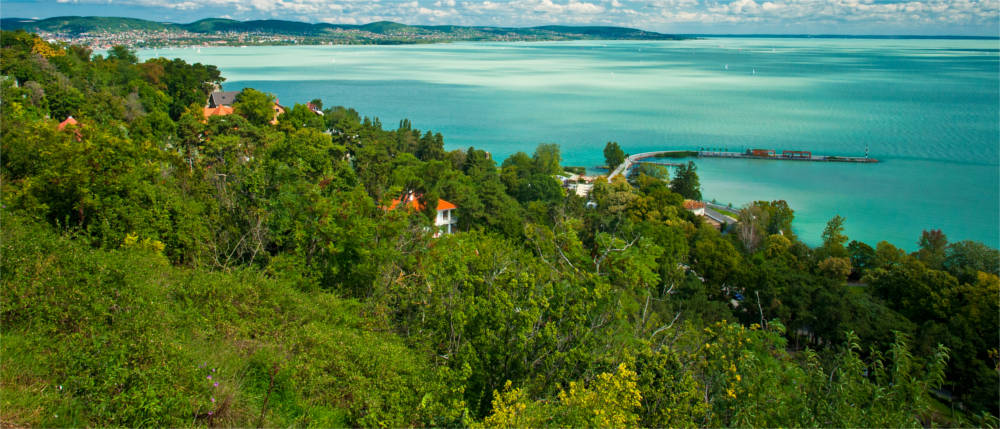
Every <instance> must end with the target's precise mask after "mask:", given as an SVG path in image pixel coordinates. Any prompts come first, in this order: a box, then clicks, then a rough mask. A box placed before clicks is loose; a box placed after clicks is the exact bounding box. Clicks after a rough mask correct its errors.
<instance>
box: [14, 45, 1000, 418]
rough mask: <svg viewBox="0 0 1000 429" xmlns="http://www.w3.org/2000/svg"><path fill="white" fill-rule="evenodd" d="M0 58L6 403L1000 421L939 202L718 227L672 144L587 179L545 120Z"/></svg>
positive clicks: (38, 409) (984, 281)
mask: <svg viewBox="0 0 1000 429" xmlns="http://www.w3.org/2000/svg"><path fill="white" fill-rule="evenodd" d="M0 74H2V75H3V80H2V81H0V85H2V86H0V102H2V107H3V108H2V113H0V114H2V116H0V120H2V129H3V133H2V137H0V138H2V141H0V144H2V146H0V151H2V155H3V156H2V157H0V182H2V184H3V192H2V194H0V199H2V208H0V211H2V213H0V215H2V224H3V225H2V231H0V234H2V235H0V237H2V239H0V246H2V250H0V270H2V273H3V275H2V276H0V284H2V290H0V323H2V329H3V335H4V340H3V341H2V342H0V379H2V384H0V396H2V397H3V398H4V405H3V407H2V410H0V413H2V414H0V417H2V419H3V420H4V421H5V422H7V423H9V424H11V425H13V426H151V425H156V426H216V425H229V426H258V427H259V426H293V425H294V426H309V425H312V426H323V427H341V426H393V427H399V426H504V427H509V426H518V427H543V426H544V427H566V426H574V427H577V426H602V427H611V426H614V427H621V426H643V427H694V426H699V427H722V426H740V427H746V426H767V427H775V426H827V427H848V426H849V427H858V426H865V427H883V426H885V427H888V426H892V427H903V426H905V427H914V426H927V425H931V424H934V425H945V426H982V425H993V426H996V425H997V419H996V416H997V415H998V414H1000V412H998V409H997V408H998V404H1000V397H998V391H997V388H996V387H997V386H998V385H1000V375H998V360H1000V353H998V349H997V348H998V345H997V337H998V333H1000V326H998V316H997V315H998V314H1000V308H998V300H997V297H998V295H1000V280H998V262H1000V261H998V259H1000V258H998V253H997V250H996V249H992V248H989V247H987V246H985V245H983V244H981V243H977V242H970V241H960V242H949V241H948V239H947V236H946V235H945V233H944V232H942V231H939V230H935V229H932V228H933V226H931V225H929V226H928V230H927V231H925V232H924V233H923V234H922V236H921V237H914V240H915V241H916V242H918V244H919V250H918V251H917V252H913V253H907V252H905V251H903V250H901V249H899V248H897V247H896V246H894V245H893V244H890V243H888V242H884V241H883V242H879V243H874V245H872V244H869V243H862V242H858V241H852V240H851V239H850V237H847V236H846V235H844V232H843V224H844V222H849V221H850V220H849V219H844V218H841V217H840V216H837V217H835V218H833V219H832V220H831V221H830V223H829V224H828V226H827V228H826V230H825V231H824V233H823V236H822V237H821V238H822V239H823V244H822V245H821V246H819V247H817V248H810V247H809V246H807V245H805V244H803V243H802V242H801V241H799V239H798V237H796V236H795V234H794V233H793V228H792V227H793V224H794V210H793V208H792V207H789V206H788V204H787V203H785V202H784V201H757V202H754V203H751V204H748V205H746V206H745V207H742V208H740V209H739V210H738V211H739V213H738V214H737V216H738V218H739V221H740V222H739V224H737V225H728V226H727V225H723V227H722V230H721V231H720V230H719V229H717V228H714V227H713V226H711V225H709V224H708V223H707V222H705V221H704V220H703V218H702V217H699V216H696V215H694V214H693V213H692V212H691V211H689V210H686V209H685V208H684V200H685V198H689V199H691V198H693V199H700V198H701V190H700V186H699V184H698V183H699V182H698V177H697V172H696V171H697V169H696V166H695V165H694V164H693V163H690V164H685V165H684V166H683V167H682V168H680V169H679V170H677V171H675V172H674V174H671V175H670V177H663V176H664V174H662V172H658V173H651V174H642V173H640V174H638V175H637V176H635V177H633V178H631V179H626V178H624V177H618V178H616V179H615V180H613V181H612V182H610V183H608V182H607V181H606V180H598V181H596V182H595V183H594V187H593V190H592V191H591V193H590V195H589V196H588V197H587V198H583V197H579V196H577V195H576V194H575V193H574V192H567V191H566V190H565V188H564V187H563V186H562V183H560V181H559V180H557V179H556V175H558V174H562V173H563V171H564V169H563V167H562V164H561V157H560V152H559V147H558V146H557V145H554V144H540V145H539V146H538V148H537V150H536V151H535V152H534V153H533V154H530V155H529V154H527V153H521V152H519V153H516V154H514V155H511V156H510V157H508V158H507V159H505V160H499V161H500V162H499V164H498V160H494V159H493V157H492V155H491V154H490V153H489V152H486V151H484V150H482V149H477V148H471V147H470V148H466V149H455V150H446V146H445V138H446V136H442V135H441V134H440V133H436V132H433V131H431V130H419V129H417V128H414V124H411V123H410V121H409V120H403V121H401V122H400V123H399V124H398V126H397V127H395V128H394V129H393V128H386V127H385V126H384V125H383V124H382V123H381V121H380V120H379V119H378V118H371V117H366V116H363V115H361V114H360V113H359V112H357V111H355V110H353V109H351V108H349V107H342V106H337V105H336V104H337V101H336V100H313V102H312V103H311V104H312V106H307V105H304V104H296V105H294V106H290V107H288V108H287V109H286V111H285V113H284V114H282V115H280V116H278V119H277V123H276V124H272V123H270V119H271V118H272V116H271V115H272V113H271V111H270V110H268V111H267V113H266V114H265V112H264V110H263V109H267V108H268V106H269V105H271V104H272V103H273V102H272V100H273V99H274V94H267V93H263V92H259V91H256V90H253V89H248V90H245V91H243V92H242V93H241V95H240V96H239V97H238V101H237V107H236V109H235V111H234V113H233V114H229V115H221V116H220V115H217V116H209V117H206V116H205V114H204V108H205V103H206V99H207V98H208V96H209V93H210V92H211V91H212V90H213V88H215V87H216V85H218V84H220V83H222V82H223V80H224V78H223V77H222V76H221V75H220V73H219V71H218V69H217V68H215V67H214V66H210V65H203V64H188V63H186V62H184V61H182V60H179V59H174V60H169V59H166V58H156V59H150V60H147V61H144V62H139V61H138V59H137V58H136V56H135V54H134V53H132V52H130V51H128V50H127V49H124V48H115V49H112V50H110V51H108V53H107V54H105V55H94V54H93V53H92V52H91V51H89V50H87V49H86V48H83V47H80V46H65V45H59V44H49V43H47V42H45V41H43V40H41V39H39V38H38V37H37V36H35V35H33V34H29V33H25V32H6V31H5V32H3V33H2V35H0ZM322 106H327V107H326V108H325V109H323V110H322V115H319V114H317V113H316V112H315V111H314V109H317V108H321V107H322ZM70 116H72V117H73V118H74V120H75V124H74V123H71V122H69V121H66V123H64V124H62V125H60V124H61V123H63V122H64V120H66V119H67V117H70ZM605 155H606V157H607V160H608V163H609V165H610V164H612V163H614V162H621V161H620V160H621V159H623V156H624V153H623V152H622V151H621V148H620V147H618V144H617V143H615V144H613V145H612V144H609V145H608V150H606V152H605ZM651 171H652V170H651ZM410 192H412V193H413V194H414V195H419V196H420V199H421V202H422V203H421V204H422V205H421V206H420V207H423V209H422V210H406V209H389V208H390V207H392V204H391V202H392V200H393V199H398V198H400V197H401V196H402V195H405V194H407V193H410ZM438 200H445V201H448V202H450V203H453V204H454V205H455V206H456V207H457V208H456V209H455V222H456V223H455V225H454V226H455V233H454V234H444V235H441V236H438V237H435V236H436V235H438V234H436V232H437V230H436V229H435V228H434V219H435V216H436V215H437V213H436V212H435V210H434V207H435V206H434V205H433V204H427V202H434V201H438Z"/></svg>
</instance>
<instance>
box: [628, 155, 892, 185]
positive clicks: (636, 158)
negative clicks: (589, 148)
mask: <svg viewBox="0 0 1000 429" xmlns="http://www.w3.org/2000/svg"><path fill="white" fill-rule="evenodd" d="M865 151H866V152H867V149H866V150H865ZM647 158H737V159H768V160H779V161H816V162H857V163H866V164H869V163H875V162H878V160H877V159H874V158H869V157H867V156H864V157H861V156H826V155H813V154H812V152H806V151H798V150H786V151H782V152H781V153H780V154H779V153H777V152H776V151H773V150H769V149H752V150H747V151H746V152H720V151H705V150H661V151H655V152H643V153H637V154H635V155H630V156H629V157H627V158H625V161H624V162H622V163H621V164H620V165H618V167H616V168H615V169H614V170H612V171H611V174H608V182H611V179H614V178H615V176H618V175H619V174H625V172H627V171H628V170H629V169H630V168H632V166H633V165H635V164H638V163H641V162H644V161H642V160H644V159H647ZM645 162H648V161H645ZM662 164H665V165H677V164H673V163H662Z"/></svg>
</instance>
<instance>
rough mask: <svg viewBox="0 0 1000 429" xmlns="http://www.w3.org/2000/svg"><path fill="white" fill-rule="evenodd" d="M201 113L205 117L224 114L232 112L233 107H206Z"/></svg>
mask: <svg viewBox="0 0 1000 429" xmlns="http://www.w3.org/2000/svg"><path fill="white" fill-rule="evenodd" d="M203 113H204V115H205V118H208V117H209V116H226V115H232V114H233V108H232V107H229V106H218V107H206V108H205V111H204V112H203Z"/></svg>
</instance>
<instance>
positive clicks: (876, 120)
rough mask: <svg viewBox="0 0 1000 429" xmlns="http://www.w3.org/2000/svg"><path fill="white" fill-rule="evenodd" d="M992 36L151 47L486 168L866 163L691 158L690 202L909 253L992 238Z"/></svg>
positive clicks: (996, 226) (998, 95)
mask: <svg viewBox="0 0 1000 429" xmlns="http://www.w3.org/2000/svg"><path fill="white" fill-rule="evenodd" d="M998 47H1000V46H998V41H997V40H962V39H958V40H956V39H918V40H909V39H903V40H896V39H796V38H774V39H771V38H717V39H703V40H688V41H669V42H633V41H586V42H542V43H453V44H438V45H410V46H298V47H246V48H239V47H227V48H202V49H201V50H200V52H199V50H198V49H191V48H185V49H180V48H177V49H156V50H145V51H142V52H140V57H141V58H143V59H145V58H150V57H153V56H166V57H170V58H174V57H179V58H183V59H185V60H187V61H189V62H202V63H207V64H216V65H218V66H219V68H220V69H221V70H222V73H223V76H224V77H226V78H227V81H226V82H225V83H224V88H225V89H226V90H239V89H241V88H243V87H245V86H251V87H254V88H257V89H260V90H263V91H267V92H271V93H274V94H275V95H277V96H278V97H279V98H280V100H281V102H282V104H286V105H291V104H294V103H304V102H306V101H308V100H311V99H313V98H321V99H323V101H324V104H325V105H327V106H332V105H344V106H350V107H354V108H356V109H357V110H358V111H359V112H361V113H362V114H363V115H370V116H377V117H379V118H380V119H381V121H382V123H383V124H386V127H393V126H394V125H395V124H396V123H397V122H398V121H399V120H400V119H402V118H409V119H410V120H411V121H412V122H413V124H414V126H415V127H417V128H420V129H432V130H434V131H438V132H441V133H442V134H444V136H445V147H446V149H455V148H466V147H468V146H476V147H479V148H484V149H486V150H489V151H491V152H492V153H493V154H494V156H495V158H497V159H498V160H502V159H503V158H504V157H506V156H508V155H510V154H511V153H513V152H516V151H525V152H528V153H530V152H531V151H532V150H533V149H534V147H535V146H536V145H537V144H538V143H540V142H555V143H559V144H560V147H561V149H562V155H563V158H564V160H565V163H566V164H568V165H584V166H588V167H592V166H596V165H598V164H602V163H603V159H602V158H603V156H602V152H601V151H602V149H603V147H604V144H605V143H606V142H607V141H617V142H619V143H621V145H622V147H623V148H624V149H625V150H626V151H627V152H630V153H638V152H644V151H650V150H666V149H685V148H700V147H712V148H728V149H729V150H743V149H746V148H769V149H777V150H779V151H780V150H810V151H813V152H814V153H816V154H823V155H853V156H861V155H864V152H865V149H866V147H867V148H868V149H869V150H870V153H871V156H872V157H874V158H878V159H879V160H881V161H883V162H881V163H878V164H870V165H869V164H840V163H812V162H792V161H747V160H722V159H713V160H709V159H701V160H696V163H697V164H698V167H699V174H700V176H701V181H702V185H703V194H704V195H705V197H706V199H709V200H711V199H715V200H718V201H720V202H725V203H733V204H734V205H736V206H739V205H742V204H745V203H747V202H749V201H753V200H759V199H768V200H770V199H785V200H788V201H789V204H790V205H791V206H792V208H793V209H795V210H796V220H795V224H794V227H795V229H796V231H797V233H798V234H799V235H800V236H801V237H802V238H803V240H804V241H806V242H807V243H809V244H817V243H818V242H819V241H820V234H821V232H822V229H823V226H824V225H825V222H826V221H827V220H828V219H830V218H831V217H833V216H834V215H837V214H840V215H842V216H844V217H846V218H847V223H846V233H847V234H848V236H850V237H851V238H852V239H858V240H861V241H865V242H867V243H869V244H872V245H874V244H875V243H876V242H877V241H880V240H888V241H890V242H892V243H893V244H896V245H897V246H900V247H903V248H906V249H911V250H912V249H914V248H915V247H916V241H917V239H918V238H919V236H920V231H921V230H923V229H931V228H940V229H942V230H943V231H944V232H945V234H947V235H948V237H949V240H951V241H957V240H963V239H972V240H978V241H982V242H984V243H986V244H988V245H991V246H994V247H996V246H997V245H998V241H1000V214H998V213H1000V161H998V157H1000V148H998V146H1000V144H998V136H1000V124H998V123H1000V111H998V110H1000V109H998V100H1000V89H998V87H1000V85H998V70H1000V67H998V64H1000V61H998V59H1000V56H998Z"/></svg>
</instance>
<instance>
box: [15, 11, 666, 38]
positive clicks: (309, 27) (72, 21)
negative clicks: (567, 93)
mask: <svg viewBox="0 0 1000 429" xmlns="http://www.w3.org/2000/svg"><path fill="white" fill-rule="evenodd" d="M0 28H3V29H4V30H18V29H23V30H25V31H32V32H40V31H41V32H52V33H68V34H81V33H92V32H109V33H118V32H125V31H134V30H143V31H162V30H177V31H180V30H186V31H188V32H192V33H201V34H208V33H219V32H240V33H246V32H257V33H265V34H275V35H294V36H312V37H323V36H325V35H329V34H331V33H332V32H334V31H336V30H356V31H363V32H368V33H372V34H376V35H385V36H395V37H403V38H405V37H407V36H409V35H420V36H432V37H433V38H437V39H441V40H495V39H498V38H511V37H513V38H523V39H526V40H571V39H643V40H672V39H680V38H682V37H678V36H675V35H669V34H661V33H656V32H652V31H644V30H638V29H634V28H623V27H573V26H560V25H549V26H541V27H525V28H514V27H509V28H508V27H478V26H477V27H464V26H454V25H407V24H400V23H397V22H390V21H379V22H372V23H368V24H364V25H350V24H326V23H319V24H310V23H306V22H296V21H282V20H256V21H236V20H232V19H221V18H209V19H202V20H199V21H195V22H192V23H188V24H176V23H166V22H155V21H147V20H143V19H135V18H117V17H95V16H84V17H81V16H62V17H55V18H46V19H39V20H35V19H25V18H3V19H2V20H0Z"/></svg>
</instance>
